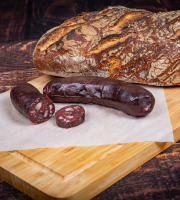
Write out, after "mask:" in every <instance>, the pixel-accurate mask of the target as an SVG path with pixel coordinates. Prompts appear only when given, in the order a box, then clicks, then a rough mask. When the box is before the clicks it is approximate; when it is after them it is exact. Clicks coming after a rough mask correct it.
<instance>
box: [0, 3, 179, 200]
mask: <svg viewBox="0 0 180 200" xmlns="http://www.w3.org/2000/svg"><path fill="white" fill-rule="evenodd" d="M120 4H121V5H125V6H128V7H136V8H146V9H148V10H152V11H168V10H177V9H180V5H179V0H174V1H171V0H150V1H147V0H146V1H143V0H129V1H125V0H119V1H118V0H112V1H108V0H99V1H95V0H86V1H83V0H59V1H58V0H54V1H53V0H46V1H45V0H41V1H35V0H24V1H13V0H5V1H3V0H1V1H0V76H1V79H0V93H2V92H5V91H7V90H9V89H11V88H12V87H13V86H15V85H17V84H19V83H23V82H26V81H30V80H32V79H34V78H36V77H38V76H40V75H41V73H40V72H38V71H37V70H36V69H35V67H34V66H33V62H32V53H33V49H34V47H35V45H36V42H37V40H38V39H39V38H40V36H41V35H42V34H43V33H45V32H46V31H47V30H49V29H50V28H52V27H54V26H56V25H59V24H60V23H62V22H63V21H64V20H66V19H67V18H70V17H72V16H75V15H77V14H78V13H81V12H84V11H93V10H100V9H102V8H104V7H107V6H109V5H120ZM2 199H5V200H6V199H8V200H30V198H29V197H28V196H26V195H25V194H23V193H22V192H20V191H18V190H16V189H15V188H13V187H12V186H10V185H9V184H7V183H6V182H4V181H3V180H1V179H0V200H2ZM100 199H101V200H102V199H103V200H104V199H107V200H108V199H109V200H113V199H114V200H117V199H123V200H143V199H145V200H152V199H153V200H154V199H155V200H156V199H158V200H161V199H163V200H164V199H165V200H178V199H180V141H179V142H177V143H175V144H174V145H172V146H171V147H169V148H168V149H167V150H165V151H164V152H162V153H161V154H159V155H157V156H156V157H154V158H153V159H151V160H150V161H149V162H147V163H145V164H144V165H142V166H141V167H139V168H138V169H136V170H135V171H134V172H132V173H130V174H129V175H128V176H126V177H124V178H123V179H122V180H120V181H118V182H117V183H115V184H114V185H113V186H111V187H110V188H108V189H107V190H105V191H104V192H102V193H101V194H99V195H98V196H96V197H95V198H94V200H100Z"/></svg>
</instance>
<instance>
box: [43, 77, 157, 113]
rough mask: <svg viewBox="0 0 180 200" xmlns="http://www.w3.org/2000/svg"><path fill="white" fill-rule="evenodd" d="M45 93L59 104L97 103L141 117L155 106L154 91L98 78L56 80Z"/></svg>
mask: <svg viewBox="0 0 180 200" xmlns="http://www.w3.org/2000/svg"><path fill="white" fill-rule="evenodd" d="M43 93H44V94H46V95H47V96H49V98H50V99H52V101H53V102H55V103H60V102H61V103H93V104H98V105H102V106H107V107H111V108H115V109H118V110H121V111H123V112H125V113H127V114H129V115H132V116H137V117H140V116H145V115H147V114H148V113H150V112H151V111H152V109H153V107H154V104H155V98H154V96H153V95H152V94H151V92H149V91H148V90H146V89H145V88H143V87H141V86H138V85H135V84H131V83H126V82H124V81H120V80H114V79H110V78H102V77H94V76H74V77H67V78H56V79H53V80H52V81H50V82H49V83H47V84H46V85H45V87H44V88H43Z"/></svg>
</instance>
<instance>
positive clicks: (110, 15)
mask: <svg viewBox="0 0 180 200" xmlns="http://www.w3.org/2000/svg"><path fill="white" fill-rule="evenodd" d="M33 59H34V65H35V66H36V67H37V69H38V70H39V71H41V72H42V73H45V74H50V75H55V76H76V75H84V76H86V75H92V76H102V77H112V78H115V79H120V80H125V81H128V82H133V83H142V84H148V85H155V86H172V85H180V11H171V12H159V13H152V12H149V11H146V10H139V9H130V8H126V7H122V6H116V7H108V8H106V9H104V10H102V11H98V12H89V13H82V14H80V15H78V16H77V17H74V18H72V19H69V20H67V21H65V22H64V23H63V24H62V25H60V26H58V27H55V28H53V29H51V30H49V31H48V32H47V33H45V34H44V35H43V36H42V37H41V39H40V40H39V41H38V43H37V45H36V48H35V50H34V55H33Z"/></svg>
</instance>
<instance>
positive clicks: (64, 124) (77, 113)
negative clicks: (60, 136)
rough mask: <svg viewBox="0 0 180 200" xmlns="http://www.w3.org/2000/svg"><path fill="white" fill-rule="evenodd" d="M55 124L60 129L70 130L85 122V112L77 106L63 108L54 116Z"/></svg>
mask: <svg viewBox="0 0 180 200" xmlns="http://www.w3.org/2000/svg"><path fill="white" fill-rule="evenodd" d="M55 116H56V124H57V125H58V126H59V127H61V128H71V127H75V126H78V125H80V124H82V123H83V122H84V120H85V110H84V108H83V107H82V106H79V105H70V106H65V107H63V108H61V109H60V110H58V111H57V112H56V114H55Z"/></svg>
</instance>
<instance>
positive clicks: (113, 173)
mask: <svg viewBox="0 0 180 200" xmlns="http://www.w3.org/2000/svg"><path fill="white" fill-rule="evenodd" d="M51 79H52V77H51V76H46V75H43V76H41V77H39V78H37V79H34V80H33V81H31V83H32V84H33V85H34V86H36V87H38V88H42V87H43V86H44V85H45V84H46V83H47V82H48V81H49V80H51ZM164 92H165V96H166V101H167V105H168V110H169V115H170V119H171V124H172V128H173V133H174V138H175V142H177V141H178V140H180V87H169V88H165V89H164ZM153 134H156V133H153ZM170 145H172V143H170V142H166V143H158V142H141V143H130V144H116V145H101V146H89V147H63V148H62V147H61V148H47V149H34V150H23V151H8V152H0V177H1V178H2V179H4V180H5V181H7V182H8V183H10V184H11V185H13V186H14V187H16V188H17V189H19V190H21V191H22V192H24V193H25V194H27V195H29V196H30V197H32V198H33V199H37V200H39V199H43V200H55V199H56V200H57V199H78V200H81V199H83V200H84V199H90V198H92V197H94V196H96V195H97V194H99V193H100V192H102V191H103V190H105V189H106V188H107V187H109V186H110V185H112V184H113V183H115V182H116V181H118V180H119V179H121V178H122V177H124V176H126V175H127V174H128V173H130V172H131V171H133V170H134V169H136V168H137V167H139V166H140V165H142V164H143V163H145V162H146V161H148V160H149V159H151V158H152V157H154V156H155V155H157V154H158V153H160V152H162V151H163V150H164V149H166V148H167V147H169V146H170Z"/></svg>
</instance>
